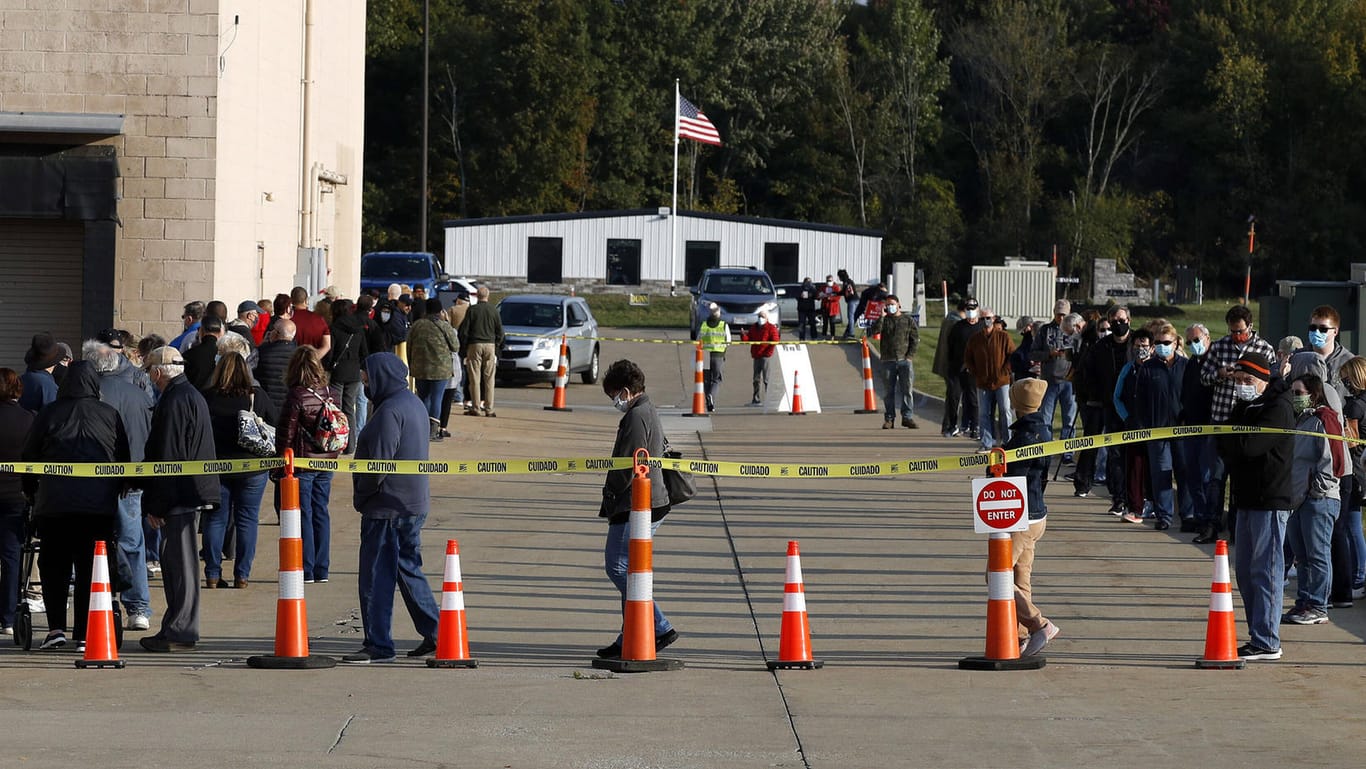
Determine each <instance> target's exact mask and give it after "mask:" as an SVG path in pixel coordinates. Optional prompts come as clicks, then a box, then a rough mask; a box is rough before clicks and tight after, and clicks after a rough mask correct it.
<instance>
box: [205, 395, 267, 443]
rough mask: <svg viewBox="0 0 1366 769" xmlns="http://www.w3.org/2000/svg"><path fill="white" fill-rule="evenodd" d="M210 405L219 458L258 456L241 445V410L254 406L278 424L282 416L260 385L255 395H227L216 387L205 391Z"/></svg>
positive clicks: (258, 411)
mask: <svg viewBox="0 0 1366 769" xmlns="http://www.w3.org/2000/svg"><path fill="white" fill-rule="evenodd" d="M204 403H205V405H207V406H208V407H209V424H210V426H211V429H212V430H213V448H214V453H216V454H217V455H218V459H258V457H257V456H256V455H255V454H252V453H251V452H250V451H247V450H246V449H244V448H241V447H240V446H238V445H237V412H239V411H246V410H247V409H251V410H252V411H254V412H255V413H256V414H257V415H258V416H260V417H261V418H262V419H264V420H266V423H267V424H270V425H274V424H275V423H276V421H278V420H279V418H280V410H279V409H277V408H275V404H274V403H272V402H271V400H270V396H269V395H267V394H266V392H265V391H264V390H262V389H261V386H260V385H256V391H255V393H254V397H253V395H224V394H222V393H220V392H219V391H218V390H216V389H210V390H209V391H208V392H206V393H204Z"/></svg>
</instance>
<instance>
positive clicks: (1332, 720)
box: [0, 330, 1366, 769]
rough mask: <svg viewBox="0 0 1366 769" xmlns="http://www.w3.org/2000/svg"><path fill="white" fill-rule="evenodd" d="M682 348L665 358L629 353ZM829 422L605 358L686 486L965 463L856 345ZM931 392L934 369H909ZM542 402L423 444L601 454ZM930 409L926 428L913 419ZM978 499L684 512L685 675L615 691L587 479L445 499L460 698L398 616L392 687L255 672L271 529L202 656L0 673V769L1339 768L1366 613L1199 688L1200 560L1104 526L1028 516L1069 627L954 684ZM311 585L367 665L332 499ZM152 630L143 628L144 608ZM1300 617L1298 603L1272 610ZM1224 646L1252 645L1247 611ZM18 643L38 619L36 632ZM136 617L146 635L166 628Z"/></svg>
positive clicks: (1089, 516)
mask: <svg viewBox="0 0 1366 769" xmlns="http://www.w3.org/2000/svg"><path fill="white" fill-rule="evenodd" d="M611 333H612V334H613V335H623V336H649V337H653V338H663V337H672V338H675V339H683V340H685V341H686V332H682V333H680V332H663V333H661V332H659V331H653V330H652V331H624V332H618V331H613V332H611ZM810 355H811V362H812V368H813V370H814V372H815V382H816V387H817V389H818V391H819V396H820V401H821V404H822V407H823V413H820V414H809V415H806V416H800V417H798V416H789V415H786V414H780V413H764V410H763V409H761V408H755V407H750V406H747V405H746V404H747V403H748V401H749V396H750V383H749V360H748V355H747V353H746V351H745V350H744V349H736V350H732V351H731V353H730V354H729V357H728V367H727V376H726V379H725V381H724V382H723V383H722V386H721V391H720V395H719V397H718V399H717V400H718V408H717V410H716V412H715V413H714V414H713V415H711V416H710V417H709V418H703V419H690V418H682V417H681V414H682V413H683V412H685V411H687V409H688V406H689V405H690V403H691V392H692V348H690V347H688V346H687V345H670V344H640V343H628V342H604V343H603V347H602V360H603V369H604V370H605V369H606V366H607V365H608V364H609V363H610V362H611V361H612V360H615V359H617V358H621V357H629V358H632V359H633V360H635V361H637V362H638V363H639V364H640V365H641V366H642V367H643V368H644V369H645V371H646V373H647V377H648V385H647V389H648V392H649V393H650V395H651V397H652V398H653V399H654V400H655V402H656V403H657V404H658V405H660V406H661V407H662V408H663V409H664V410H665V412H666V414H667V415H668V416H666V419H665V427H666V430H667V431H668V433H669V438H670V440H671V442H672V443H673V444H674V446H675V447H676V448H679V449H681V450H682V451H683V452H684V454H685V455H686V456H688V457H689V458H694V457H695V458H705V459H712V460H734V461H753V462H783V461H800V462H802V463H811V464H819V463H856V462H869V463H873V462H880V463H885V462H889V461H899V460H904V459H908V458H914V457H940V456H951V455H964V454H970V453H972V450H973V449H974V448H975V446H974V445H973V444H972V442H970V441H967V440H965V439H945V438H942V437H941V436H940V435H939V431H938V430H937V429H936V426H937V424H938V414H937V413H929V412H924V413H922V415H921V425H922V426H921V428H920V429H919V430H908V429H904V428H900V427H898V428H897V429H896V430H881V429H880V427H881V423H882V418H881V415H879V414H868V415H856V414H854V413H853V412H854V411H855V409H857V408H859V407H860V406H861V405H862V397H863V396H862V382H861V378H860V371H859V355H858V348H857V347H839V346H829V345H824V346H815V347H813V349H812V350H811V351H810ZM917 375H918V376H929V374H928V372H917ZM550 399H551V388H550V387H549V386H548V385H530V386H515V387H502V388H500V389H499V390H498V399H497V412H498V417H497V418H496V419H488V418H474V417H464V416H456V417H453V419H452V424H451V430H452V432H454V433H455V437H454V438H451V439H448V440H446V441H445V442H443V443H441V444H440V445H437V446H434V447H433V457H434V458H440V459H450V460H467V459H494V460H496V459H503V458H527V457H557V458H567V457H601V456H604V455H606V454H607V453H608V452H609V451H610V449H611V445H612V439H613V435H614V430H615V424H616V421H617V418H618V417H619V414H617V412H616V411H615V410H614V409H613V408H612V405H611V402H610V401H609V400H608V399H607V397H606V396H605V395H604V394H603V392H602V388H601V387H599V386H594V385H585V384H581V383H579V382H578V381H577V378H575V382H574V383H573V384H571V386H570V387H569V389H568V405H569V406H570V407H571V408H572V409H573V411H572V412H569V413H562V412H551V411H546V410H544V409H543V406H546V405H548V404H549V403H550ZM925 408H933V405H932V404H929V403H928V402H927V403H926V405H925ZM972 477H973V475H971V474H969V472H967V471H951V472H941V473H933V474H919V475H908V476H899V477H890V478H889V477H874V478H820V479H815V478H781V479H780V478H750V477H746V478H738V477H736V478H731V477H725V478H714V479H713V478H710V477H699V478H698V481H699V494H698V496H697V498H696V499H694V500H692V501H691V502H689V503H687V504H686V505H683V506H680V507H679V508H677V509H676V510H675V511H674V512H673V513H672V514H671V515H670V516H669V517H668V519H667V520H666V521H665V522H664V524H663V525H662V526H661V527H660V529H659V531H658V533H657V534H656V537H655V575H654V576H655V581H654V585H655V597H656V599H657V600H658V601H659V603H660V605H661V607H662V608H663V609H664V611H666V612H667V613H668V614H669V616H670V618H671V619H672V621H673V623H674V625H675V626H676V627H677V629H678V631H679V633H680V638H679V640H678V642H677V643H676V644H675V645H674V646H672V647H671V648H669V649H668V650H667V651H666V652H664V653H663V656H668V657H673V658H677V659H680V660H683V661H684V662H685V664H686V667H685V668H684V669H683V670H680V671H674V672H661V673H645V674H636V675H612V674H607V673H605V672H604V671H600V670H595V669H594V668H592V667H591V665H590V662H591V659H592V658H593V651H594V650H595V649H596V648H597V647H599V646H603V645H606V644H607V643H608V642H610V641H611V640H612V637H613V636H614V634H615V633H616V630H617V627H618V625H619V622H620V612H619V604H618V598H617V594H616V592H615V590H614V589H613V587H612V586H611V584H610V583H609V582H608V581H607V579H606V577H605V575H604V574H603V571H602V540H603V536H604V534H605V530H606V526H605V523H604V522H603V521H602V520H601V519H599V518H597V516H596V512H597V508H598V502H599V499H600V488H601V483H602V478H601V476H600V475H597V474H561V475H536V476H526V475H522V476H517V475H508V476H485V477H473V476H447V477H439V478H434V479H433V481H432V508H433V510H432V514H431V516H430V517H429V519H428V523H427V527H426V530H425V531H424V553H425V555H426V561H427V575H428V578H429V580H430V581H431V583H432V584H433V586H434V589H439V587H440V582H441V564H442V555H443V553H444V549H445V541H446V539H448V538H456V539H458V540H459V542H460V549H461V561H462V567H463V571H464V575H463V576H464V590H465V601H466V605H467V607H468V622H469V636H470V643H471V650H472V654H473V656H474V657H476V658H477V659H478V660H479V662H480V666H479V667H478V668H477V669H473V670H463V669H458V670H431V669H428V668H427V667H425V666H424V665H423V664H422V662H421V661H420V660H411V659H408V658H406V657H404V656H403V652H404V651H406V650H407V649H409V648H412V647H413V646H415V645H416V644H417V642H418V637H417V634H416V632H415V631H414V630H413V628H412V624H411V622H409V620H408V618H407V616H406V614H405V613H404V611H403V609H402V602H401V601H396V603H397V604H398V605H397V606H396V613H395V618H394V630H395V636H396V638H398V639H399V653H400V657H399V661H398V662H397V663H395V664H390V665H370V666H347V665H339V666H338V667H336V668H334V669H329V670H319V671H268V670H254V669H250V668H248V667H247V666H246V663H245V660H246V658H247V657H248V656H250V655H253V654H260V653H268V652H269V650H270V648H271V646H272V634H273V632H274V631H273V629H274V621H275V602H276V591H275V585H274V574H275V567H276V563H277V558H276V537H277V536H278V528H277V527H276V526H275V525H274V514H273V512H272V511H270V509H269V501H268V500H267V503H266V507H267V509H266V511H264V512H263V514H262V518H263V521H264V522H263V525H262V526H261V540H260V545H259V551H258V557H257V561H256V566H255V570H254V574H253V577H252V585H251V587H250V588H248V589H246V590H216V591H205V592H204V594H203V611H202V614H203V640H202V642H201V644H200V645H199V647H198V648H197V649H196V650H195V651H193V652H190V653H185V654H177V655H155V654H150V653H147V652H144V651H142V650H141V648H140V647H138V645H137V643H136V638H137V637H138V636H139V635H140V634H138V633H132V632H130V633H129V639H128V640H126V641H125V643H124V645H123V649H122V655H123V658H124V659H125V660H126V661H127V667H126V668H125V669H123V670H87V671H81V670H75V669H74V668H73V665H72V661H73V660H74V659H75V656H76V655H75V654H74V653H72V652H70V651H66V652H42V653H39V652H28V653H26V652H23V651H21V650H20V649H18V648H16V647H13V646H10V645H8V642H6V644H5V645H4V646H0V723H3V724H4V725H5V726H4V730H5V733H6V734H7V735H8V738H7V739H6V740H5V742H6V746H5V748H4V753H3V754H2V755H0V766H22V767H57V766H61V767H70V766H102V767H144V768H145V767H177V768H181V767H221V766H238V767H242V766H250V767H313V766H317V767H395V768H397V767H516V768H518V769H521V768H523V767H572V768H580V767H581V768H584V769H631V768H635V767H641V768H645V767H699V768H707V769H711V768H719V767H994V766H1061V767H1136V766H1142V767H1145V769H1150V768H1152V767H1197V766H1198V767H1202V768H1208V769H1213V768H1215V767H1230V768H1233V767H1237V768H1238V769H1243V767H1245V766H1246V765H1248V764H1249V762H1255V763H1256V764H1257V765H1287V766H1289V765H1303V764H1312V765H1315V766H1348V765H1350V764H1355V763H1357V762H1358V757H1357V754H1356V751H1355V747H1354V746H1355V739H1356V738H1357V737H1358V736H1359V735H1360V733H1361V731H1362V728H1363V726H1364V725H1366V723H1364V722H1363V718H1362V716H1361V710H1362V706H1363V702H1364V701H1363V697H1362V695H1361V690H1362V685H1363V672H1366V668H1363V666H1362V661H1363V659H1364V658H1366V646H1363V643H1362V642H1363V638H1364V637H1366V604H1359V605H1358V606H1357V607H1355V608H1351V609H1337V610H1334V611H1333V612H1332V622H1331V623H1330V624H1327V625H1320V626H1311V627H1296V626H1288V627H1285V628H1283V633H1282V638H1283V645H1284V649H1285V658H1284V659H1283V660H1282V661H1279V662H1265V663H1263V662H1256V663H1250V664H1249V665H1248V667H1247V669H1245V670H1242V671H1199V670H1196V669H1195V668H1194V667H1193V662H1194V660H1195V658H1196V657H1198V656H1200V654H1201V652H1202V651H1203V644H1204V630H1205V621H1206V612H1207V606H1208V601H1209V585H1210V576H1211V568H1212V564H1211V556H1212V551H1213V547H1212V546H1195V545H1192V544H1190V543H1189V539H1190V535H1178V534H1177V533H1176V532H1175V531H1174V530H1173V531H1167V532H1158V531H1155V530H1153V529H1152V527H1151V526H1139V525H1133V524H1125V523H1121V522H1119V521H1118V519H1116V518H1115V517H1114V516H1111V515H1108V514H1107V513H1106V512H1105V508H1106V506H1107V505H1106V504H1105V503H1104V502H1103V501H1102V500H1100V499H1076V498H1074V497H1073V496H1072V495H1071V487H1070V484H1066V483H1059V484H1056V485H1053V486H1050V487H1049V492H1048V495H1047V498H1048V503H1049V508H1050V514H1049V517H1048V529H1047V534H1046V536H1045V537H1044V539H1043V540H1042V542H1041V544H1040V547H1039V553H1038V561H1037V562H1036V565H1035V572H1034V585H1035V600H1036V602H1037V603H1038V605H1039V606H1040V607H1041V608H1042V609H1043V611H1044V612H1045V614H1046V615H1047V616H1048V617H1049V618H1050V619H1051V620H1052V621H1053V622H1055V623H1056V624H1057V625H1058V626H1059V627H1060V628H1061V634H1060V635H1059V636H1058V638H1057V639H1056V640H1055V641H1053V642H1052V643H1050V644H1049V645H1048V647H1047V649H1046V650H1045V656H1046V657H1047V660H1048V663H1047V666H1046V667H1044V668H1043V669H1041V670H1037V671H1028V672H1002V673H992V672H965V671H960V670H958V669H957V662H958V660H959V658H961V657H965V656H970V655H979V654H981V653H982V651H983V645H984V633H985V615H986V584H985V579H984V571H985V567H986V539H985V536H984V535H979V534H974V533H973V530H972V520H971V515H972V514H971V508H970V500H969V496H970V490H969V484H970V480H971V478H972ZM331 512H332V525H333V540H332V571H331V581H330V582H329V583H327V584H318V585H308V586H307V600H308V618H309V636H310V643H311V647H312V651H313V653H314V654H326V655H335V656H340V655H343V654H346V653H348V652H351V651H354V650H356V649H358V648H359V647H360V643H361V629H360V620H359V609H358V606H359V604H358V600H357V595H356V560H357V535H358V530H359V519H358V516H357V515H356V513H355V512H354V508H353V507H352V506H351V503H350V482H349V479H348V478H347V477H345V476H341V475H339V476H338V477H337V478H336V480H335V483H334V485H333V496H332V506H331ZM789 540H798V541H799V542H800V546H801V553H802V566H803V571H804V576H805V587H806V595H807V604H808V610H809V614H810V623H811V629H812V645H813V649H814V652H815V656H816V657H817V658H818V659H821V660H823V661H824V662H825V667H824V668H823V669H821V670H815V671H783V672H778V673H771V672H769V671H768V670H767V668H766V665H765V662H766V661H767V660H770V659H774V658H775V657H776V654H777V648H778V630H779V623H780V619H781V615H782V606H783V580H784V566H785V559H784V555H785V553H786V549H787V543H788V541H789ZM152 584H153V601H154V604H155V605H156V607H157V610H158V612H159V611H160V606H161V597H160V587H161V584H160V581H159V580H157V581H154V582H153V583H152ZM1291 590H1292V592H1293V587H1292V588H1291ZM1235 605H1236V609H1237V612H1238V619H1239V622H1238V628H1239V634H1240V640H1246V638H1245V626H1244V624H1243V622H1242V608H1241V602H1238V601H1237V600H1236V592H1235ZM37 622H38V626H39V627H38V632H39V633H40V634H41V633H42V632H43V625H42V622H43V617H42V615H38V617H37ZM155 625H156V620H154V622H153V627H154V628H155Z"/></svg>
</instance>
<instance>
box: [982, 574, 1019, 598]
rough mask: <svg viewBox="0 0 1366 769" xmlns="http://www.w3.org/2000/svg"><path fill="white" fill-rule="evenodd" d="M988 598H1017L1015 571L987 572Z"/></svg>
mask: <svg viewBox="0 0 1366 769" xmlns="http://www.w3.org/2000/svg"><path fill="white" fill-rule="evenodd" d="M987 599H988V600H992V601H1013V600H1015V572H1012V571H993V572H988V573H987Z"/></svg>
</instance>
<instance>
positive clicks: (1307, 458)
mask: <svg viewBox="0 0 1366 769" xmlns="http://www.w3.org/2000/svg"><path fill="white" fill-rule="evenodd" d="M1290 403H1291V405H1292V406H1293V407H1294V410H1295V420H1296V421H1295V429H1296V430H1301V431H1304V432H1306V433H1315V434H1314V435H1303V434H1299V435H1296V436H1295V453H1294V462H1293V465H1292V467H1291V471H1290V503H1291V508H1290V511H1291V512H1290V519H1289V520H1288V521H1286V529H1285V535H1286V536H1285V539H1286V544H1288V545H1289V546H1290V551H1291V552H1292V553H1293V554H1294V556H1295V563H1296V583H1297V586H1296V590H1295V606H1294V608H1292V609H1291V610H1290V611H1289V612H1287V613H1286V615H1285V616H1284V617H1282V618H1281V621H1282V622H1288V623H1290V624H1293V625H1322V624H1323V623H1325V622H1327V621H1328V591H1329V588H1330V586H1331V584H1332V567H1331V563H1332V541H1333V526H1334V524H1335V523H1336V522H1337V519H1338V514H1339V508H1340V507H1341V501H1340V496H1339V485H1338V476H1339V475H1341V474H1342V473H1343V472H1345V471H1346V468H1347V458H1346V453H1347V451H1346V447H1345V446H1344V445H1343V442H1342V441H1337V440H1331V439H1329V438H1325V437H1323V436H1324V434H1325V433H1326V434H1329V435H1332V434H1337V435H1341V434H1342V427H1341V425H1340V424H1339V423H1338V420H1337V414H1335V413H1334V412H1333V410H1332V409H1331V408H1329V407H1328V406H1327V403H1326V401H1325V400H1324V397H1323V380H1322V379H1320V378H1318V377H1316V376H1313V375H1309V374H1306V375H1304V376H1301V377H1299V378H1298V379H1296V380H1295V381H1294V382H1291V383H1290Z"/></svg>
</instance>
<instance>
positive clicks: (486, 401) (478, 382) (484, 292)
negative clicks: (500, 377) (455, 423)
mask: <svg viewBox="0 0 1366 769" xmlns="http://www.w3.org/2000/svg"><path fill="white" fill-rule="evenodd" d="M476 296H478V297H479V301H478V302H477V303H475V304H472V305H470V308H469V309H468V310H466V311H465V320H464V321H463V322H461V324H460V334H459V336H460V344H461V345H462V347H463V349H461V350H460V351H459V352H460V357H461V358H462V359H464V360H466V361H469V374H470V376H469V380H468V384H469V386H468V387H467V388H465V389H466V393H465V395H466V397H468V398H469V399H470V404H471V406H470V408H468V409H466V410H465V414H466V415H467V416H476V417H477V416H479V415H480V413H481V409H482V413H483V415H484V416H486V417H496V416H498V414H497V413H496V412H495V411H494V410H493V395H494V392H493V391H494V381H493V378H494V374H495V373H496V372H497V370H498V351H499V350H500V349H502V347H503V320H502V318H500V317H498V308H497V307H494V306H493V304H492V303H491V302H489V287H488V286H487V285H484V286H480V287H479V290H478V291H477V292H476Z"/></svg>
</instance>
